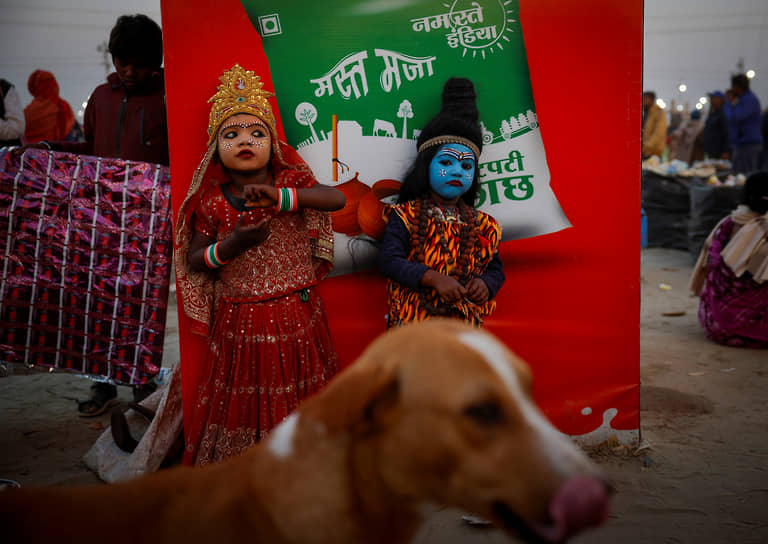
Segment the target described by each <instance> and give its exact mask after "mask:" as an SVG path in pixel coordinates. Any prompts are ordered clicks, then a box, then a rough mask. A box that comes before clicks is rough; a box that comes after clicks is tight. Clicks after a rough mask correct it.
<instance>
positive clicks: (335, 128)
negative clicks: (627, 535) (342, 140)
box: [331, 114, 339, 181]
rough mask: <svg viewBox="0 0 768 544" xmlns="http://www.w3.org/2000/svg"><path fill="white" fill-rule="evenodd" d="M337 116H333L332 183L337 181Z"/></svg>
mask: <svg viewBox="0 0 768 544" xmlns="http://www.w3.org/2000/svg"><path fill="white" fill-rule="evenodd" d="M338 126H339V116H338V115H336V114H334V115H333V122H332V127H331V128H332V130H333V181H339V131H338V130H337V128H338Z"/></svg>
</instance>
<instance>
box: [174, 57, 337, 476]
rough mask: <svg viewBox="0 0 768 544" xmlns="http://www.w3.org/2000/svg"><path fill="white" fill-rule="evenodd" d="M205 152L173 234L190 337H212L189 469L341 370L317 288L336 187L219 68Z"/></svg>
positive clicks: (252, 81)
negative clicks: (278, 133) (192, 325)
mask: <svg viewBox="0 0 768 544" xmlns="http://www.w3.org/2000/svg"><path fill="white" fill-rule="evenodd" d="M220 80H221V82H222V84H221V85H219V87H218V92H217V93H216V94H215V95H214V96H213V97H212V98H211V99H210V100H209V102H212V103H213V106H212V107H211V113H210V118H209V125H208V132H209V140H208V144H209V147H208V152H207V153H206V155H205V157H204V158H203V160H202V161H201V163H200V165H199V166H198V168H197V170H196V171H195V175H194V177H193V180H192V184H191V186H190V189H189V192H188V194H187V198H186V199H185V201H184V203H183V204H182V207H181V210H180V214H179V221H178V222H177V229H176V253H175V256H176V259H177V284H178V286H179V288H180V290H181V294H182V300H183V304H184V311H185V312H186V314H187V315H188V316H189V317H190V318H192V319H193V320H194V322H195V331H194V332H197V333H200V334H202V335H205V336H207V337H208V338H209V341H208V352H207V354H206V356H205V359H204V360H205V362H204V366H203V370H202V374H201V379H200V385H199V388H198V393H197V402H196V405H195V407H194V416H193V418H192V421H190V422H187V423H186V429H187V434H186V436H187V443H186V450H185V454H184V462H185V464H195V465H204V464H207V463H210V462H215V461H220V460H223V459H226V458H228V457H231V456H233V455H237V454H239V453H240V452H242V451H243V450H244V449H246V448H248V447H249V446H251V445H252V444H254V443H255V442H257V441H259V440H261V439H262V438H264V436H265V435H266V434H267V433H268V432H269V431H270V429H272V428H273V427H274V426H276V425H277V424H278V423H280V421H282V419H283V418H285V417H286V416H287V415H288V414H289V413H290V412H291V411H292V410H294V409H295V408H296V407H297V406H298V404H299V402H300V401H301V400H302V399H304V398H306V397H308V396H309V395H311V394H312V393H314V392H316V391H318V390H319V389H321V388H322V387H323V386H324V385H325V384H326V383H327V382H328V381H329V380H330V379H331V378H332V377H333V376H334V375H335V374H336V372H337V369H338V364H337V359H336V354H335V351H334V349H333V346H332V345H331V339H330V335H329V332H328V325H327V322H326V317H325V313H324V311H323V306H322V303H321V301H320V299H319V297H318V295H317V294H316V292H315V290H314V287H315V285H316V284H317V282H318V281H319V280H320V279H322V278H323V277H324V276H325V275H326V274H327V273H328V272H329V271H330V269H331V267H332V264H333V233H332V230H331V221H330V215H329V213H328V212H329V211H333V210H337V209H341V208H342V207H343V206H344V196H343V194H342V193H341V192H340V191H338V190H337V189H334V188H331V187H326V186H323V185H320V184H318V183H317V180H315V178H314V176H313V175H312V172H311V171H310V170H309V167H308V166H307V165H306V164H305V163H304V162H303V161H302V160H301V158H300V157H299V156H298V154H297V153H296V152H295V151H294V150H293V149H291V148H290V147H288V146H287V145H286V144H285V143H282V142H279V141H278V139H277V136H276V132H275V120H274V117H273V114H272V109H271V107H270V104H269V102H268V100H267V99H268V98H269V97H270V96H273V95H272V94H271V93H268V92H267V91H264V90H263V89H262V85H263V84H262V82H261V80H260V78H259V77H258V76H255V75H254V73H253V72H251V71H246V70H244V69H243V68H241V67H240V66H239V65H235V66H234V67H233V68H232V69H231V70H229V71H227V72H225V73H224V75H223V76H222V77H221V78H220Z"/></svg>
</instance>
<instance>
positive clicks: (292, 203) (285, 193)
mask: <svg viewBox="0 0 768 544" xmlns="http://www.w3.org/2000/svg"><path fill="white" fill-rule="evenodd" d="M275 208H276V209H277V211H279V212H295V211H296V210H298V209H299V199H298V198H297V194H296V189H294V188H293V187H281V188H280V189H278V190H277V205H276V206H275Z"/></svg>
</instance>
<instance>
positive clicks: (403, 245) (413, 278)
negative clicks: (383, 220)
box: [380, 213, 429, 289]
mask: <svg viewBox="0 0 768 544" xmlns="http://www.w3.org/2000/svg"><path fill="white" fill-rule="evenodd" d="M410 252H411V235H410V233H409V232H408V229H407V228H405V225H404V224H403V220H402V219H400V216H398V215H397V214H396V213H392V214H391V215H390V216H389V222H388V223H387V226H386V228H385V229H384V238H383V239H382V240H381V256H380V259H381V261H380V262H381V271H382V272H383V273H384V275H385V276H386V277H388V278H389V279H391V280H393V281H396V282H397V283H400V284H402V285H405V286H406V287H410V288H411V289H417V288H418V287H419V282H420V281H421V277H422V276H423V275H424V272H426V271H427V270H429V267H428V266H427V265H424V264H420V263H415V262H413V261H409V260H408V254H409V253H410Z"/></svg>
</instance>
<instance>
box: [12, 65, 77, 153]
mask: <svg viewBox="0 0 768 544" xmlns="http://www.w3.org/2000/svg"><path fill="white" fill-rule="evenodd" d="M27 88H28V89H29V92H30V93H31V94H32V96H33V97H34V99H33V100H32V102H30V103H29V105H28V106H27V107H26V108H24V118H25V120H26V129H25V131H24V142H25V143H28V144H32V143H35V142H42V141H43V140H54V141H57V140H64V139H65V138H66V137H67V135H68V134H69V133H70V131H71V130H72V128H73V127H74V126H75V115H74V114H73V113H72V108H71V107H70V106H69V104H67V102H66V100H63V99H62V98H61V97H60V96H59V84H58V83H57V82H56V78H55V77H54V76H53V74H52V73H51V72H46V71H45V70H35V71H34V72H32V74H31V75H30V76H29V81H28V82H27Z"/></svg>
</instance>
